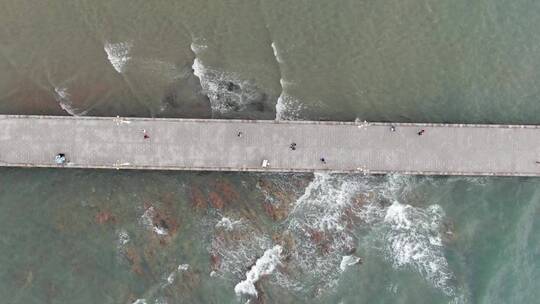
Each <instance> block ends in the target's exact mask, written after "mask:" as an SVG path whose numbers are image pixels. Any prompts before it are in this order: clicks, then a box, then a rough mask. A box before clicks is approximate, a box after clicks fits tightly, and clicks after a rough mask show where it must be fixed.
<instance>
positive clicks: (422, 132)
mask: <svg viewBox="0 0 540 304" xmlns="http://www.w3.org/2000/svg"><path fill="white" fill-rule="evenodd" d="M390 132H396V127H395V126H390ZM425 132H426V130H425V129H421V130H420V131H418V132H417V133H416V134H418V136H422V135H424V133H425Z"/></svg>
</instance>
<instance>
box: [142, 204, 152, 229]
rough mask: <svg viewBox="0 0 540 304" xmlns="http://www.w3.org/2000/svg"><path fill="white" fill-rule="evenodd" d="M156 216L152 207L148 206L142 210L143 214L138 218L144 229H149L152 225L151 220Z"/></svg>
mask: <svg viewBox="0 0 540 304" xmlns="http://www.w3.org/2000/svg"><path fill="white" fill-rule="evenodd" d="M155 214H156V211H155V209H154V207H153V206H150V207H148V208H146V210H144V212H143V214H142V215H141V217H140V218H139V222H140V223H141V224H142V225H143V226H144V227H146V228H148V229H151V228H152V227H153V226H154V225H153V220H152V219H153V218H154V216H155Z"/></svg>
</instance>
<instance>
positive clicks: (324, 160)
mask: <svg viewBox="0 0 540 304" xmlns="http://www.w3.org/2000/svg"><path fill="white" fill-rule="evenodd" d="M321 163H323V164H325V165H326V159H324V157H321Z"/></svg>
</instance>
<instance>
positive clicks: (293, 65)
mask: <svg viewBox="0 0 540 304" xmlns="http://www.w3.org/2000/svg"><path fill="white" fill-rule="evenodd" d="M538 28H540V3H539V4H537V3H535V2H531V1H509V0H491V1H487V0H486V1H476V2H471V1H465V0H459V1H452V2H448V3H445V2H442V1H431V0H425V1H420V0H404V1H390V2H388V1H387V2H384V1H382V2H381V1H377V2H373V1H352V0H350V1H349V0H343V1H335V2H328V1H319V0H313V1H273V0H272V1H267V0H260V1H227V2H220V1H212V0H207V1H162V2H159V3H158V2H148V1H125V0H117V1H84V0H77V1H39V2H36V1H22V0H18V1H3V2H2V3H0V71H1V72H0V112H1V113H26V114H54V115H133V116H156V117H214V118H232V117H244V118H262V119H323V120H328V119H334V120H353V119H356V118H358V119H361V120H364V119H366V120H371V121H374V120H378V121H430V122H482V123H491V122H493V123H495V122H496V123H539V122H540V121H539V119H538V118H537V117H538V114H540V100H539V99H540V95H539V93H538V92H539V91H540V86H539V85H538V84H539V83H540V74H539V71H540V67H539V66H538V65H539V64H540V52H539V49H540V31H539V30H537V29H538ZM539 182H540V180H538V179H536V178H425V177H424V178H416V177H403V176H379V177H364V176H353V175H335V176H334V175H331V176H328V175H324V174H315V175H290V174H283V175H262V174H224V173H186V172H180V173H170V172H169V173H165V172H136V171H133V172H123V171H122V172H120V171H83V170H61V171H57V170H43V169H35V170H26V169H25V170H23V169H1V170H0V231H1V233H0V296H1V297H2V301H3V302H6V303H85V304H86V303H129V304H131V303H137V304H142V303H147V304H150V303H151V304H165V303H167V304H172V303H246V301H248V300H250V301H251V302H250V303H257V302H261V303H533V302H535V300H536V299H537V298H538V297H539V296H540V294H539V291H538V289H537V288H535V287H536V285H537V282H538V281H539V280H540V264H539V262H538V261H539V260H540V246H539V243H540V242H539V241H540V239H539V236H538V235H539V233H540V221H538V216H539V215H540V197H539V194H538V193H537V192H538V190H537V189H538V186H539ZM358 259H361V260H360V262H361V263H356V264H355V262H358V261H359V260H358ZM349 264H354V265H349ZM246 275H247V278H246ZM255 294H256V295H255Z"/></svg>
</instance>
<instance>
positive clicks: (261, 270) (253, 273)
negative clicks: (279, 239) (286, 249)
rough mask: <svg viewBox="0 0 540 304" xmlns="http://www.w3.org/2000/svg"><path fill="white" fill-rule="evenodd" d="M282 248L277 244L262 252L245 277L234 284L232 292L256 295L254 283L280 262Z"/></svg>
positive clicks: (272, 270) (270, 271)
mask: <svg viewBox="0 0 540 304" xmlns="http://www.w3.org/2000/svg"><path fill="white" fill-rule="evenodd" d="M282 250H283V248H282V247H281V246H279V245H276V246H274V247H272V248H271V249H268V250H266V251H265V252H264V254H263V256H262V257H260V258H259V259H258V260H257V262H255V265H253V267H252V268H251V269H250V270H249V271H248V272H247V273H246V279H245V280H243V281H242V282H240V283H238V284H236V286H235V287H234V292H235V293H236V294H237V295H242V294H245V295H251V296H254V297H256V296H257V295H258V293H257V289H256V288H255V283H256V282H257V281H258V280H259V279H260V278H261V277H262V276H266V275H269V274H271V273H272V272H274V270H275V269H276V266H278V265H279V264H280V263H281V252H282Z"/></svg>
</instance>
